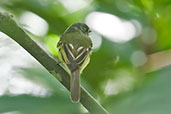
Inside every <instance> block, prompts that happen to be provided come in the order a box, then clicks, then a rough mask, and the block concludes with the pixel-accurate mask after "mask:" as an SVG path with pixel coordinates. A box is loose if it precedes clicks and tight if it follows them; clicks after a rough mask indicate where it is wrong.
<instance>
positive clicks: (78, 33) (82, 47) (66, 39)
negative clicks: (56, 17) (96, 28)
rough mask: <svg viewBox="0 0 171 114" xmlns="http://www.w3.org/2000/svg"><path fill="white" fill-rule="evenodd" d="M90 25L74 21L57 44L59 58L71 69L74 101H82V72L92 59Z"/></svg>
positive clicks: (71, 88)
mask: <svg viewBox="0 0 171 114" xmlns="http://www.w3.org/2000/svg"><path fill="white" fill-rule="evenodd" d="M90 32H91V31H90V29H89V27H88V26H87V25H86V24H84V23H74V24H72V25H71V26H69V27H68V28H67V30H66V31H65V32H64V33H63V34H62V35H61V37H60V41H59V42H58V44H57V48H58V50H59V55H58V57H59V60H60V61H62V62H63V63H64V65H65V66H66V67H67V68H68V69H69V71H70V76H71V77H70V79H71V80H70V92H71V100H72V101H73V102H79V101H80V74H81V72H82V71H83V69H84V68H85V67H86V66H87V64H88V63H89V60H90V53H91V49H92V41H91V39H90V37H89V33H90Z"/></svg>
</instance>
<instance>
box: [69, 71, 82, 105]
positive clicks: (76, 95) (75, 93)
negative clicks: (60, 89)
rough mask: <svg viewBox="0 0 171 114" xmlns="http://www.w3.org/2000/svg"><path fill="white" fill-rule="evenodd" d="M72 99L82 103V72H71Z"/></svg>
mask: <svg viewBox="0 0 171 114" xmlns="http://www.w3.org/2000/svg"><path fill="white" fill-rule="evenodd" d="M70 91H71V99H72V101H73V102H79V101H80V71H79V70H75V71H73V72H71V86H70Z"/></svg>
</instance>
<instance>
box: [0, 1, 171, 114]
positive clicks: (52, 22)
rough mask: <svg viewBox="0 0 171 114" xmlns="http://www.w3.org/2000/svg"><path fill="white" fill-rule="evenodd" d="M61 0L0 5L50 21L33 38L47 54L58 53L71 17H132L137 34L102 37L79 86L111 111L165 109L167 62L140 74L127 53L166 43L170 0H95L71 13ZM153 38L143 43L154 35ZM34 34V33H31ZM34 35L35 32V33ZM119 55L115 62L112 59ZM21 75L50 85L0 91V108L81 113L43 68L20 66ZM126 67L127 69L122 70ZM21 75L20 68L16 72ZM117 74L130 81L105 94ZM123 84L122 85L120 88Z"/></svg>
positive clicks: (149, 113) (134, 113)
mask: <svg viewBox="0 0 171 114" xmlns="http://www.w3.org/2000/svg"><path fill="white" fill-rule="evenodd" d="M60 1H61V0H59V1H58V0H0V8H1V9H3V10H5V11H7V12H10V13H12V14H14V16H15V19H16V21H18V22H19V19H20V16H21V15H22V13H23V12H25V11H30V12H33V13H35V14H37V15H39V16H40V17H42V18H43V19H44V20H46V21H47V23H48V24H49V30H48V33H47V34H46V35H45V36H43V37H38V41H39V42H41V43H42V44H43V45H45V47H46V48H47V50H48V51H49V53H51V54H52V55H54V56H57V50H56V44H57V41H58V40H59V36H60V35H61V34H62V33H63V32H64V30H65V29H66V28H67V27H68V26H69V25H70V24H72V23H74V22H85V18H86V16H87V15H88V13H90V12H92V11H100V12H106V13H111V14H114V15H116V16H119V17H121V18H123V19H135V20H137V21H138V22H140V24H141V26H142V33H141V34H140V35H139V36H137V38H135V39H133V40H131V41H129V42H127V43H124V44H117V43H114V42H111V41H109V40H107V39H105V38H103V39H102V45H101V46H100V48H99V49H97V50H96V51H94V52H93V53H92V56H91V62H90V64H89V65H88V67H87V68H86V69H85V70H84V71H83V74H82V77H81V79H82V85H83V86H84V87H85V88H86V89H87V90H88V91H89V92H90V93H91V94H92V95H93V96H94V97H95V98H97V99H98V100H99V101H100V102H101V103H102V105H103V106H104V107H105V108H106V109H107V110H108V111H109V112H110V113H111V114H115V113H116V114H125V113H127V114H170V112H171V110H170V108H169V106H171V100H170V96H171V93H170V90H169V87H170V86H171V85H170V80H171V79H170V77H169V75H170V71H171V67H166V68H163V69H161V70H160V71H155V72H153V73H149V74H147V75H146V74H143V73H142V71H141V69H140V68H139V67H135V66H134V65H133V64H132V62H131V59H130V58H131V56H132V54H133V53H134V52H135V51H137V50H141V51H143V52H144V53H146V54H151V53H155V52H158V51H162V50H166V49H170V48H171V40H170V36H171V33H170V31H171V26H170V25H171V15H170V12H171V1H170V0H94V1H92V2H91V3H90V5H88V6H86V7H85V8H82V9H80V10H78V11H75V12H69V11H68V9H67V8H66V7H65V6H64V5H63V4H62V2H60ZM154 37H155V38H156V41H155V42H153V43H150V44H148V43H145V42H144V39H148V41H151V40H154ZM33 38H34V37H33ZM35 39H36V40H37V37H36V36H35ZM117 57H119V61H117ZM22 70H23V72H24V73H23V76H25V77H27V78H28V79H30V80H32V81H36V80H41V81H40V83H43V84H46V85H48V86H49V89H50V88H51V89H52V90H53V95H52V96H50V97H47V98H40V97H34V96H29V95H20V96H7V95H5V96H1V97H0V113H3V112H10V111H20V112H21V113H22V114H47V113H49V114H69V113H70V114H72V113H73V114H76V113H82V112H81V109H80V104H73V103H71V102H70V99H69V93H68V92H66V90H65V88H63V87H62V86H61V85H60V84H59V82H58V81H54V79H53V78H52V77H51V76H49V74H48V73H47V72H45V69H39V68H36V69H33V68H31V69H22ZM124 72H126V73H124ZM21 74H22V73H21ZM120 75H126V76H127V75H128V77H129V79H131V80H133V81H129V80H128V81H126V82H125V83H126V85H124V84H123V83H122V79H120V80H121V82H118V83H119V84H118V88H117V89H118V93H117V94H106V93H105V89H106V85H107V84H108V82H109V81H110V80H113V81H115V80H116V79H118V77H120ZM123 88H126V89H123Z"/></svg>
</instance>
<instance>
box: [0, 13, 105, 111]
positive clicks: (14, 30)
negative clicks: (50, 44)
mask: <svg viewBox="0 0 171 114" xmlns="http://www.w3.org/2000/svg"><path fill="white" fill-rule="evenodd" d="M0 31H2V32H4V33H5V34H7V35H8V36H9V37H11V38H12V39H13V40H15V41H16V42H17V43H18V44H20V45H21V46H22V47H23V48H24V49H25V50H27V51H28V52H29V53H30V54H31V55H32V56H33V57H34V58H35V59H36V60H37V61H39V63H40V64H42V65H43V66H44V67H45V68H46V69H47V70H48V71H49V73H51V74H52V75H53V76H54V77H55V78H56V79H58V77H56V75H55V74H54V72H55V73H59V74H60V75H61V78H62V80H59V81H60V82H61V83H62V84H63V86H65V87H66V88H67V89H68V90H69V88H70V86H69V85H70V81H69V80H70V76H69V74H68V73H67V72H66V71H65V70H64V69H63V68H62V67H61V66H60V65H58V64H57V62H56V61H55V60H54V59H53V58H51V57H50V56H49V55H48V54H47V53H46V52H45V51H44V50H43V49H41V48H40V47H39V46H38V45H37V44H36V43H35V42H34V41H33V40H32V39H31V38H30V37H29V36H28V35H27V34H26V33H25V32H24V30H22V29H21V28H20V27H19V26H18V25H17V24H16V23H15V21H14V20H13V19H12V16H10V15H8V14H4V13H0ZM80 102H81V104H82V105H83V106H84V107H85V108H86V109H87V110H88V111H89V112H90V113H92V114H93V113H95V114H108V112H107V111H106V110H105V109H104V108H103V107H102V106H101V105H100V104H99V103H98V102H97V101H96V100H95V99H94V98H93V97H92V96H91V95H90V94H89V93H88V92H87V91H86V90H85V89H84V88H83V87H81V100H80Z"/></svg>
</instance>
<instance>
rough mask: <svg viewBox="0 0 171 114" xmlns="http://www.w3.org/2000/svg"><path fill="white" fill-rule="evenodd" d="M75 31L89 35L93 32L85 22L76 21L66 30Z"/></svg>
mask: <svg viewBox="0 0 171 114" xmlns="http://www.w3.org/2000/svg"><path fill="white" fill-rule="evenodd" d="M74 31H80V32H82V33H83V34H85V35H89V33H90V32H91V30H90V29H89V27H88V26H87V25H86V24H84V23H74V24H72V25H71V26H69V27H68V29H67V30H66V32H74Z"/></svg>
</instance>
